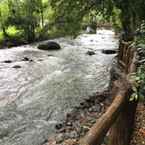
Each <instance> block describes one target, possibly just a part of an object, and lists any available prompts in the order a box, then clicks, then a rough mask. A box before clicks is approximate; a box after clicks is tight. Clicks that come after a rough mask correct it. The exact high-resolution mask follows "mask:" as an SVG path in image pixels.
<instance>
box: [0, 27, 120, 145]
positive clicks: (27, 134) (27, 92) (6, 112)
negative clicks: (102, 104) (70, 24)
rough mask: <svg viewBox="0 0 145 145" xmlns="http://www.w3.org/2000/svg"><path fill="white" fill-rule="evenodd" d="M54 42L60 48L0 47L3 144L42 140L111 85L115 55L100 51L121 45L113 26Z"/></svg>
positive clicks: (0, 143) (39, 142) (32, 143)
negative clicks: (57, 49) (82, 103)
mask: <svg viewBox="0 0 145 145" xmlns="http://www.w3.org/2000/svg"><path fill="white" fill-rule="evenodd" d="M55 41H56V42H58V43H59V44H60V45H61V47H62V49H61V50H59V51H42V50H38V49H37V45H38V44H37V43H36V44H33V45H26V46H21V47H15V48H12V49H3V50H0V145H42V143H43V142H44V141H45V140H46V139H47V138H48V136H49V135H50V134H52V133H54V132H55V129H54V128H55V125H56V123H58V122H61V121H62V120H63V119H64V117H65V115H66V113H67V112H70V111H71V110H72V109H73V108H74V107H76V106H78V105H79V103H80V102H82V101H83V100H84V99H85V98H87V97H88V96H90V95H92V94H93V93H95V92H98V91H103V90H105V89H106V88H107V87H108V84H109V79H110V77H109V70H110V67H111V65H112V62H113V59H114V56H115V55H105V54H103V53H102V52H101V50H102V49H117V46H118V40H117V39H116V38H114V33H113V32H112V31H111V30H99V31H98V33H97V34H82V35H80V36H78V37H77V38H76V39H75V40H71V39H69V38H59V39H55ZM88 51H94V52H95V55H92V56H90V55H88V54H87V52H88ZM27 58H28V59H29V61H28V60H27ZM6 62H7V63H6Z"/></svg>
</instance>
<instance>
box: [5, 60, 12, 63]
mask: <svg viewBox="0 0 145 145" xmlns="http://www.w3.org/2000/svg"><path fill="white" fill-rule="evenodd" d="M4 63H12V61H11V60H5V61H4Z"/></svg>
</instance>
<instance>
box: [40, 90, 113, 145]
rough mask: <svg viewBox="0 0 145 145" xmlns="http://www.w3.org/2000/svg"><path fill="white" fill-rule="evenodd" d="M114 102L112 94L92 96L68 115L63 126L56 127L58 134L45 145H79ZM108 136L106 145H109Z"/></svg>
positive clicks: (108, 92)
mask: <svg viewBox="0 0 145 145" xmlns="http://www.w3.org/2000/svg"><path fill="white" fill-rule="evenodd" d="M111 102H112V98H111V92H110V91H104V92H102V93H96V94H94V95H93V96H90V97H89V98H88V99H86V100H85V101H84V102H82V103H80V105H79V107H77V108H75V109H74V110H73V111H72V112H71V113H69V114H67V116H66V119H65V120H64V122H63V123H62V124H57V125H56V129H57V131H56V133H55V135H53V136H51V137H49V138H48V140H46V143H45V144H43V145H68V144H69V145H77V142H78V141H79V140H80V138H81V137H83V136H84V135H85V134H86V133H87V132H88V131H89V129H90V128H91V127H92V125H93V124H94V123H95V122H96V120H97V119H98V118H99V117H101V116H102V114H103V113H104V112H105V111H106V110H107V108H108V107H109V106H110V104H111ZM107 142H108V140H107V136H106V138H105V140H104V145H105V144H107Z"/></svg>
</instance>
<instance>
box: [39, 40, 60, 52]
mask: <svg viewBox="0 0 145 145" xmlns="http://www.w3.org/2000/svg"><path fill="white" fill-rule="evenodd" d="M38 49H41V50H59V49H61V47H60V45H59V44H58V43H56V42H53V41H49V42H46V43H42V44H39V46H38Z"/></svg>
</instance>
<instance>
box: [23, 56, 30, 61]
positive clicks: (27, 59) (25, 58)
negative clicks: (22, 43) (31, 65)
mask: <svg viewBox="0 0 145 145" xmlns="http://www.w3.org/2000/svg"><path fill="white" fill-rule="evenodd" d="M22 61H30V59H29V58H28V57H24V58H23V59H22Z"/></svg>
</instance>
